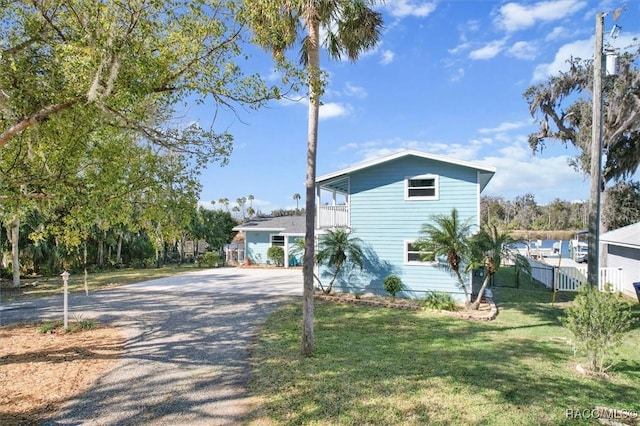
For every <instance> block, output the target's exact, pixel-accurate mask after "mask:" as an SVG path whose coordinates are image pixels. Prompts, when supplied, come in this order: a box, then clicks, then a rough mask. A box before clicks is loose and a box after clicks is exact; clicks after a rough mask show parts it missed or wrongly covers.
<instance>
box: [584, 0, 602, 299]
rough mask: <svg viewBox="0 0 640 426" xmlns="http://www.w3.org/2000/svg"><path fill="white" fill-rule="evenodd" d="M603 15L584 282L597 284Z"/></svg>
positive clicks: (599, 29) (596, 65) (598, 20)
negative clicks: (585, 278)
mask: <svg viewBox="0 0 640 426" xmlns="http://www.w3.org/2000/svg"><path fill="white" fill-rule="evenodd" d="M604 16H605V13H602V12H600V13H598V14H597V15H596V42H595V55H594V58H593V121H592V126H591V127H592V134H591V168H590V171H589V174H590V177H591V188H590V193H589V240H588V249H589V252H588V254H587V281H588V283H589V284H590V285H592V286H596V287H599V278H600V191H601V190H602V79H603V47H604V46H603V45H604V36H603V31H604Z"/></svg>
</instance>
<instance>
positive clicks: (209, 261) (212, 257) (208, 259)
mask: <svg viewBox="0 0 640 426" xmlns="http://www.w3.org/2000/svg"><path fill="white" fill-rule="evenodd" d="M202 263H203V264H204V265H205V266H206V267H207V268H213V267H216V266H218V265H219V264H220V253H218V252H215V251H208V252H206V253H205V254H203V255H202Z"/></svg>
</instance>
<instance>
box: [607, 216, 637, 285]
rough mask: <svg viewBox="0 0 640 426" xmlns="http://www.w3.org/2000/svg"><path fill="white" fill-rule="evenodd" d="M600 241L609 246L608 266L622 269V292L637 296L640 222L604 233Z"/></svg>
mask: <svg viewBox="0 0 640 426" xmlns="http://www.w3.org/2000/svg"><path fill="white" fill-rule="evenodd" d="M600 243H601V244H605V245H606V246H607V250H605V251H604V252H605V253H606V263H605V264H606V266H607V267H608V268H620V269H622V273H623V283H622V292H623V293H624V294H626V295H628V296H631V297H636V292H635V289H634V287H633V283H634V282H640V222H638V223H635V224H633V225H629V226H625V227H623V228H618V229H614V230H613V231H609V232H606V233H604V234H602V235H601V236H600Z"/></svg>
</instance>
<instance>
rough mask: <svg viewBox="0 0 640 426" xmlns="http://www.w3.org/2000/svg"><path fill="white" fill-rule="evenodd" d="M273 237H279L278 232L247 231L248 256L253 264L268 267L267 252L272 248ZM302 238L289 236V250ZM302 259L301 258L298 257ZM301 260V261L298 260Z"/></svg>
mask: <svg viewBox="0 0 640 426" xmlns="http://www.w3.org/2000/svg"><path fill="white" fill-rule="evenodd" d="M271 235H278V232H276V231H247V233H246V237H245V238H246V250H247V252H246V256H247V257H248V258H249V259H251V263H252V264H257V265H266V264H267V261H268V260H269V258H268V257H267V251H268V250H269V247H271ZM299 238H303V237H302V236H297V235H295V236H294V235H289V236H287V240H288V244H289V250H291V247H292V246H293V244H294V243H295V241H296V240H297V239H299ZM298 257H301V256H298ZM298 260H301V259H298Z"/></svg>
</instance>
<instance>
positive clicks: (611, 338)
mask: <svg viewBox="0 0 640 426" xmlns="http://www.w3.org/2000/svg"><path fill="white" fill-rule="evenodd" d="M633 321H634V319H633V317H632V314H631V308H630V306H629V303H628V302H626V301H624V300H622V298H621V297H620V296H618V295H616V294H614V293H612V292H611V291H599V290H598V289H597V288H596V287H594V286H591V285H588V284H585V285H583V286H581V287H580V291H579V293H578V295H577V296H576V298H575V299H574V301H573V303H572V304H571V305H570V306H569V307H568V308H567V310H566V317H565V318H564V321H563V322H564V324H565V325H566V326H567V328H568V329H569V330H570V331H571V333H573V335H574V337H575V343H574V344H575V347H576V349H579V350H581V351H583V352H584V353H585V355H586V356H587V360H588V363H589V365H588V366H587V368H588V369H589V370H590V371H591V372H594V373H597V374H603V373H605V372H606V371H607V370H608V369H609V368H610V367H612V366H613V364H614V360H613V350H614V349H615V347H616V346H618V345H619V344H620V343H621V341H622V336H623V335H624V333H625V332H626V331H627V330H629V329H630V328H631V326H632V325H633Z"/></svg>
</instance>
